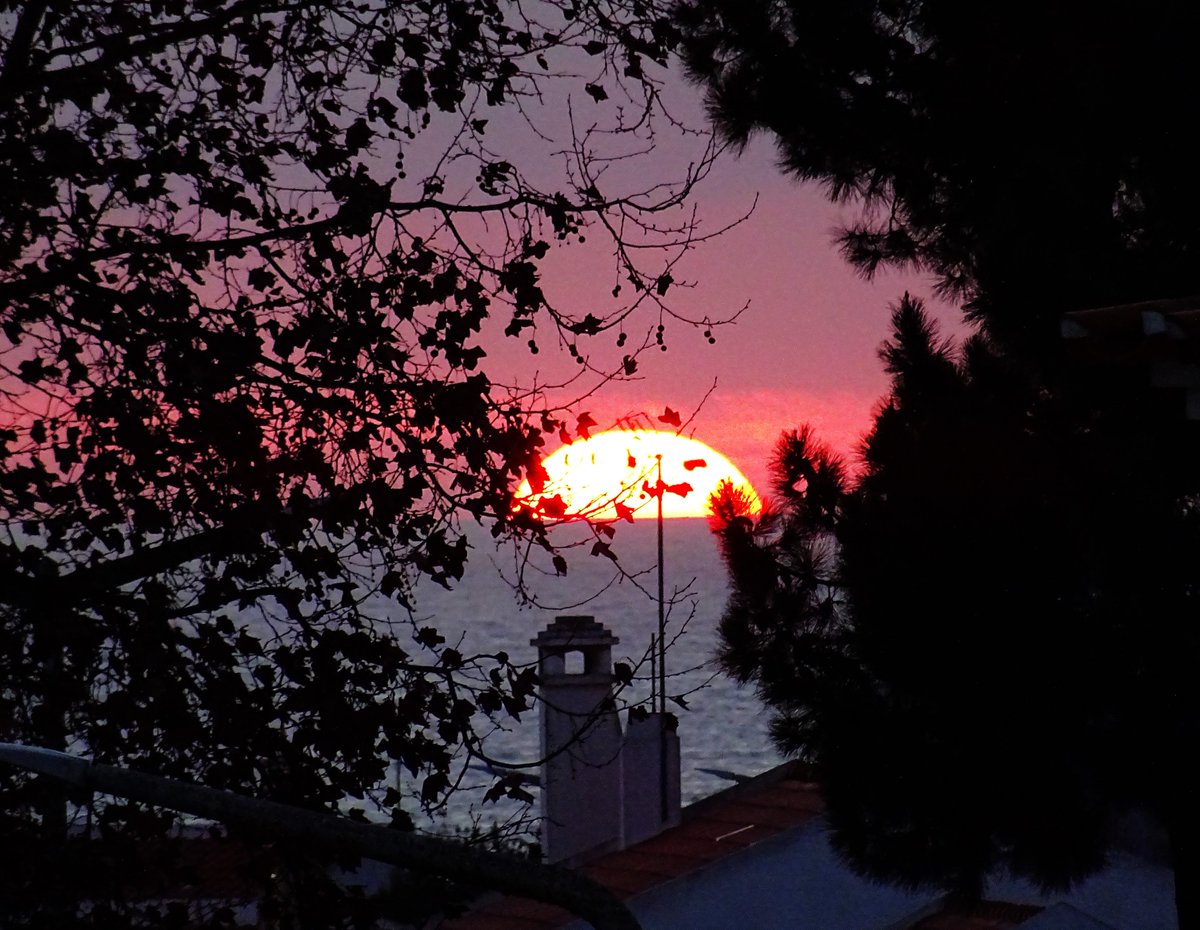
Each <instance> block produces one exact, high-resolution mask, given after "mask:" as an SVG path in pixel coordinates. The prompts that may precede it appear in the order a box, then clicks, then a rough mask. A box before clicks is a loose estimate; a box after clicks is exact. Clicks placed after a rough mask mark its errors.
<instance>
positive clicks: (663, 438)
mask: <svg viewBox="0 0 1200 930" xmlns="http://www.w3.org/2000/svg"><path fill="white" fill-rule="evenodd" d="M659 456H661V457H662V482H663V484H664V485H665V486H666V490H665V493H664V494H663V516H664V517H704V516H707V515H708V498H709V495H710V494H712V493H713V492H714V491H716V490H717V487H718V485H720V484H721V482H722V481H729V482H730V483H731V484H732V485H733V486H734V487H735V488H736V489H739V490H740V491H741V492H742V493H743V494H745V495H746V496H747V497H748V498H749V499H750V500H752V501H753V502H754V506H755V509H757V506H758V495H757V494H756V493H755V491H754V488H753V487H752V486H751V484H750V482H749V481H747V480H746V477H745V475H743V474H742V473H741V472H740V471H739V470H738V468H737V466H736V465H734V464H733V463H732V462H730V461H729V459H727V458H725V456H723V455H721V453H720V452H717V451H716V450H715V449H713V448H712V447H711V446H708V445H705V444H704V443H703V442H700V441H699V440H698V439H689V438H688V437H686V436H679V435H677V434H675V433H670V432H662V431H658V430H611V431H609V432H605V433H598V434H596V435H595V436H592V437H590V438H588V439H579V440H576V441H575V442H572V443H570V444H569V445H565V446H563V447H562V448H560V449H558V450H557V451H555V452H553V453H551V454H550V455H548V456H546V458H545V459H543V460H542V467H543V468H544V469H545V471H546V479H545V486H544V487H543V488H542V489H541V490H540V492H538V493H534V491H533V490H532V488H531V487H530V485H529V482H528V481H526V482H523V483H522V484H521V487H520V488H519V489H518V490H517V500H518V502H520V503H523V504H528V505H529V506H530V507H532V508H533V509H535V510H537V511H539V512H540V513H543V514H545V515H546V516H549V517H557V518H567V519H569V518H578V517H586V518H587V519H590V520H599V521H603V520H629V521H633V520H634V519H641V520H652V519H655V518H656V517H657V515H658V505H657V502H656V500H655V497H654V493H653V492H654V489H655V487H657V485H658V481H659V474H658V465H659Z"/></svg>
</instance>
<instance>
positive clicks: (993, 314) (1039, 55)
mask: <svg viewBox="0 0 1200 930" xmlns="http://www.w3.org/2000/svg"><path fill="white" fill-rule="evenodd" d="M678 16H679V22H680V24H681V26H682V28H683V32H684V35H685V41H684V47H685V50H686V54H687V60H688V63H689V66H690V68H691V71H692V73H693V75H694V76H695V77H696V78H697V79H698V80H699V81H701V82H702V84H703V85H704V88H705V90H706V91H707V93H708V99H709V106H710V111H711V113H712V115H713V117H714V120H715V122H716V124H717V125H718V126H719V127H720V128H721V130H722V131H723V132H725V133H726V134H727V135H728V136H729V137H730V138H731V139H733V140H734V141H737V142H743V143H744V142H745V141H746V140H747V139H749V138H750V137H751V136H752V135H754V134H755V133H759V132H765V133H768V134H769V135H770V136H771V137H772V138H773V139H774V140H775V141H776V142H777V145H778V149H779V161H780V165H781V166H782V168H783V169H784V170H786V171H788V172H789V173H791V174H793V175H795V176H796V177H799V178H804V179H811V180H817V181H820V182H822V183H823V184H825V185H826V186H827V188H828V190H829V192H830V194H831V196H832V197H834V198H835V199H837V200H839V201H846V202H849V203H851V204H854V203H857V204H860V205H862V206H863V207H864V211H863V215H862V218H861V220H860V221H859V222H857V223H854V224H853V225H851V226H850V227H849V228H848V229H846V230H845V231H844V232H843V233H842V235H841V239H840V241H841V246H842V249H843V252H844V254H845V255H846V257H847V259H848V260H849V261H850V262H851V263H852V264H854V265H855V267H857V268H859V269H860V270H862V271H863V272H864V273H865V274H871V273H873V272H874V271H875V270H876V269H877V268H879V267H881V266H888V265H900V266H913V267H918V268H921V269H925V270H928V271H931V272H933V273H934V274H936V275H937V277H938V280H939V282H940V284H941V286H942V288H943V289H944V290H945V291H946V292H947V293H949V294H951V295H953V296H956V297H961V298H963V299H964V300H965V301H966V307H967V311H968V315H969V316H970V318H972V319H974V320H978V321H981V322H982V323H984V324H985V326H986V327H987V328H988V331H989V333H990V334H991V335H993V336H994V337H999V338H1001V339H1002V340H1004V341H1005V343H1006V344H1009V343H1017V344H1020V345H1023V346H1025V347H1026V348H1029V347H1030V346H1031V345H1033V346H1039V347H1040V348H1041V349H1042V350H1045V349H1046V339H1047V338H1050V339H1053V337H1054V335H1055V334H1056V333H1057V316H1058V314H1060V313H1062V312H1063V311H1065V310H1070V309H1075V308H1079V307H1091V306H1100V305H1103V304H1113V303H1122V302H1126V301H1131V300H1137V299H1143V298H1144V297H1145V296H1146V295H1147V294H1153V295H1155V296H1180V295H1187V294H1192V293H1195V292H1197V291H1200V279H1198V276H1197V271H1196V269H1197V267H1198V266H1197V262H1196V255H1197V248H1198V246H1200V232H1198V231H1197V224H1196V216H1197V215H1200V209H1198V208H1200V202H1198V200H1197V197H1198V196H1200V194H1198V189H1197V186H1196V184H1195V183H1193V180H1192V179H1193V177H1194V174H1195V168H1194V164H1193V160H1192V157H1191V153H1190V147H1189V146H1188V145H1186V144H1184V141H1183V140H1184V137H1185V135H1186V127H1188V126H1189V125H1192V124H1193V123H1195V122H1196V119H1197V117H1198V115H1200V95H1198V94H1197V89H1198V85H1200V78H1198V77H1197V74H1196V71H1195V69H1194V68H1193V67H1191V61H1192V59H1193V58H1194V51H1195V44H1196V42H1197V38H1198V37H1200V10H1197V8H1196V6H1195V4H1192V3H1187V2H1182V0H1161V2H1159V0H1152V2H1149V3H1146V4H1139V5H1138V7H1137V9H1136V10H1123V11H1121V12H1119V13H1118V12H1115V11H1108V10H1100V9H1097V8H1096V7H1095V6H1094V5H1092V4H1087V3H1082V2H1073V0H1069V2H1055V3H1030V2H1018V3H1014V2H983V3H960V2H955V0H864V2H847V3H829V2H820V0H748V2H742V0H717V2H697V3H687V2H685V3H682V4H681V5H680V9H679V13H678Z"/></svg>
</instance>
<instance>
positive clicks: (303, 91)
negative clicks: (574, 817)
mask: <svg viewBox="0 0 1200 930" xmlns="http://www.w3.org/2000/svg"><path fill="white" fill-rule="evenodd" d="M674 39H675V32H674V30H673V28H672V27H671V26H670V25H669V24H668V23H667V21H666V19H665V16H664V14H663V13H662V11H661V10H659V9H658V8H657V7H656V6H655V5H654V4H640V3H634V4H625V3H619V2H618V3H608V2H596V3H592V2H588V3H579V4H577V3H565V2H564V3H558V2H550V3H546V4H542V5H541V6H540V7H539V8H538V10H537V11H536V14H533V13H530V11H528V10H524V9H522V8H521V7H520V6H519V5H517V4H512V3H501V2H483V3H476V2H459V0H454V2H450V3H429V2H414V3H407V2H406V3H399V2H389V0H377V2H353V3H351V2H343V0H195V2H187V3H174V2H172V3H167V2H159V0H153V2H144V3H93V2H78V0H31V2H3V3H0V59H2V61H3V67H2V70H0V175H2V176H3V177H4V184H3V190H0V324H2V327H3V337H2V342H0V738H3V739H6V740H15V741H20V742H27V743H32V744H40V745H45V746H50V747H59V748H69V749H71V750H75V751H80V752H84V753H86V754H88V755H90V756H92V757H93V758H95V759H97V760H101V761H107V762H111V763H116V764H126V765H131V766H134V767H138V768H141V769H144V770H147V771H151V772H155V773H158V774H162V775H167V776H174V777H179V778H185V779H189V780H194V781H199V782H203V783H205V784H207V785H211V786H215V787H228V788H230V789H235V790H239V791H243V792H247V793H252V794H258V795H262V796H266V797H272V798H276V799H278V800H283V801H288V802H291V803H296V804H301V805H306V806H310V807H323V808H329V809H333V808H336V807H338V806H339V805H341V804H343V803H349V804H350V805H351V806H353V807H355V808H357V809H358V814H359V815H362V814H363V811H365V810H369V809H372V808H373V809H375V810H376V811H377V812H382V815H383V816H385V817H390V819H391V820H392V822H393V823H394V824H395V825H396V826H397V827H400V828H408V827H409V826H410V817H409V813H407V812H406V808H407V810H408V811H411V810H413V809H415V808H416V807H417V806H420V805H423V806H425V807H430V808H436V807H437V806H439V805H440V804H442V803H443V801H444V799H445V797H446V795H447V793H448V792H449V791H450V790H452V788H453V786H454V783H455V778H456V768H455V766H454V764H452V763H453V760H454V759H455V758H456V756H455V754H456V753H458V754H459V755H458V758H459V759H462V758H463V755H462V750H463V749H464V748H466V749H467V750H469V751H472V752H477V751H479V746H478V741H477V736H476V733H475V728H476V725H477V724H478V722H479V721H480V720H485V721H486V719H487V718H488V717H504V716H507V715H512V716H517V715H519V714H520V713H522V712H523V711H525V710H526V709H527V707H528V705H529V700H530V697H531V694H532V690H533V686H534V676H533V674H532V672H531V671H530V670H528V669H521V668H516V667H514V666H513V665H512V664H511V663H510V662H509V660H508V657H507V656H505V655H503V654H501V655H497V656H472V655H464V654H462V652H460V650H459V649H456V648H451V646H452V645H454V643H447V641H446V638H445V637H444V636H443V634H442V633H439V632H438V631H437V630H435V629H433V628H432V627H429V626H427V625H424V624H422V623H419V622H417V621H416V620H414V619H413V614H412V613H411V612H410V609H411V607H412V606H413V585H414V583H415V581H416V579H417V578H418V577H424V578H426V579H427V580H432V581H433V582H436V583H440V584H446V585H449V584H452V583H453V582H454V581H455V580H457V579H459V578H460V577H461V576H462V573H463V571H464V564H465V559H466V555H467V546H466V541H465V539H464V538H463V536H462V535H461V532H460V529H459V521H460V520H461V519H468V520H472V521H479V522H490V524H491V526H492V527H494V529H495V532H496V533H497V534H504V533H512V532H518V533H524V534H532V535H533V536H535V537H536V536H537V535H538V532H539V523H538V522H537V520H535V519H532V518H531V515H530V514H528V513H522V514H512V513H510V493H511V491H512V489H513V488H514V487H515V486H516V484H517V483H518V482H519V481H520V480H521V479H522V478H523V477H526V476H528V477H530V479H531V481H533V482H534V483H535V486H536V484H537V477H538V471H539V468H538V465H537V462H538V458H539V452H540V449H541V446H542V436H543V435H544V434H546V433H550V434H556V433H557V432H558V430H559V429H560V428H561V427H562V425H563V424H562V423H560V422H559V421H558V419H557V418H556V416H555V414H554V412H553V411H551V410H546V409H540V404H541V403H542V402H541V400H540V394H539V393H538V391H537V389H538V388H539V387H540V386H539V385H523V386H505V385H501V384H497V383H494V382H493V380H492V379H491V378H489V376H488V374H487V372H486V370H485V367H484V364H483V363H484V357H485V351H484V348H483V345H482V340H483V334H484V331H485V329H486V328H487V326H488V325H489V322H495V323H498V324H499V326H498V328H497V335H499V332H500V330H503V332H504V333H505V334H506V335H507V336H508V337H509V338H516V339H520V340H521V342H522V343H528V346H529V348H530V350H531V351H533V352H536V351H537V349H538V340H539V339H540V340H542V341H543V342H547V343H548V344H550V345H556V344H557V345H560V346H562V347H564V348H566V349H567V350H568V351H569V352H570V353H571V355H572V356H573V357H574V358H575V359H576V360H577V361H578V362H579V364H580V369H581V370H588V371H592V372H595V374H596V377H598V378H602V377H604V376H606V375H605V373H606V372H607V371H615V372H625V373H631V372H633V371H634V370H635V369H636V362H635V358H636V356H637V352H638V347H639V345H640V346H644V345H646V344H648V343H649V340H650V337H649V333H650V332H655V331H657V332H661V331H662V328H663V327H662V326H661V325H659V326H657V329H655V324H662V323H663V321H664V320H669V318H670V317H671V316H672V313H671V311H670V308H669V307H668V305H667V304H666V303H665V302H664V301H665V295H666V291H667V285H668V284H669V283H670V281H671V277H670V273H669V272H670V268H671V266H672V263H673V262H674V261H676V260H677V259H678V257H679V255H680V254H682V252H684V251H686V250H687V249H688V248H689V247H690V243H692V242H694V240H695V236H694V233H695V228H694V225H693V224H692V221H691V220H690V219H688V218H687V217H689V216H690V213H689V212H688V211H683V212H681V213H680V214H679V216H683V217H684V219H682V220H680V219H677V218H676V214H674V213H672V211H673V210H674V209H675V208H677V207H679V206H680V205H681V204H682V203H683V202H684V201H685V200H686V198H687V197H688V195H689V193H690V191H691V188H692V185H693V184H694V183H695V182H696V181H697V179H698V178H699V177H700V176H701V175H702V174H703V173H704V171H706V170H707V166H708V161H707V157H708V155H711V151H710V152H709V153H708V155H706V156H705V158H702V159H700V160H698V161H697V163H696V167H695V169H694V170H693V172H692V173H689V174H688V175H687V176H685V177H682V178H679V179H678V181H677V183H673V184H656V185H653V186H650V187H649V189H648V190H639V189H638V188H637V187H636V186H634V187H632V188H625V189H621V188H620V186H619V185H620V182H619V181H617V180H616V179H615V178H614V177H606V178H605V181H604V186H605V189H604V191H603V192H602V191H601V190H600V186H601V182H600V180H599V176H598V173H597V171H598V167H597V162H595V161H594V160H593V159H594V158H595V156H596V155H597V152H596V146H597V145H604V144H607V143H608V142H609V141H611V140H614V139H615V140H616V147H617V149H619V150H620V151H619V153H618V156H617V158H618V161H617V162H616V163H619V161H620V160H621V159H622V158H625V157H628V156H627V154H626V153H627V152H628V150H629V149H630V147H631V146H630V144H629V142H630V140H631V139H635V140H638V141H637V145H636V146H632V147H634V148H640V147H643V146H644V145H645V142H646V139H647V138H649V137H650V135H649V134H651V133H652V132H654V131H656V129H659V128H661V126H662V125H663V122H662V119H663V118H662V114H661V112H660V110H659V107H658V98H657V85H656V83H655V80H654V79H652V77H651V76H650V71H651V67H652V65H654V64H655V63H658V64H661V63H664V62H665V59H666V56H667V54H668V52H669V51H670V48H671V46H672V44H673V42H674ZM576 75H578V76H576ZM605 87H607V88H608V90H607V92H604V88H605ZM551 90H556V92H557V93H559V94H562V95H563V96H565V94H566V93H574V94H575V95H576V97H577V98H579V99H582V100H584V101H586V103H587V105H588V106H589V107H592V108H593V109H592V110H590V111H589V113H593V114H594V113H599V112H601V110H597V109H594V108H595V107H597V106H600V101H602V100H604V99H605V98H606V96H608V95H612V96H614V97H615V98H617V99H616V103H613V104H607V105H605V107H606V108H604V109H603V113H604V114H605V115H603V116H600V117H596V116H589V117H588V118H587V122H586V125H590V126H591V127H592V128H590V129H586V130H580V132H579V133H577V134H576V133H574V132H572V135H571V138H566V139H562V140H560V141H558V142H554V143H547V144H548V145H550V146H551V148H552V149H553V150H554V151H553V152H552V153H551V156H552V157H548V158H546V159H542V160H541V161H538V162H536V163H534V164H531V165H529V166H528V170H526V168H525V167H524V166H523V165H522V164H520V163H517V162H516V161H510V160H508V159H506V158H505V157H504V156H503V154H502V153H504V152H505V151H508V150H513V149H514V146H513V144H512V140H511V139H506V137H505V136H504V133H503V131H501V132H499V134H498V135H499V137H498V138H497V130H496V125H492V126H491V127H490V128H489V121H491V120H492V119H493V117H498V116H499V115H501V114H504V113H512V112H516V113H518V114H519V113H520V110H521V108H522V107H524V106H526V105H527V104H532V103H536V102H537V101H538V100H540V99H542V98H541V96H540V95H542V94H546V93H549V92H550V91H551ZM576 106H578V102H577V103H576ZM518 120H519V116H518ZM509 121H510V122H511V121H512V117H511V116H510V117H509ZM542 141H545V140H542ZM516 151H517V153H518V154H521V152H522V151H523V150H521V149H520V146H517V147H516ZM603 154H605V155H612V152H603ZM530 158H531V160H532V158H533V156H532V155H531V156H530ZM551 163H553V164H556V165H559V164H562V163H565V164H566V165H567V170H566V171H565V172H563V171H555V172H550V171H549V170H548V169H547V165H548V164H551ZM608 164H610V165H611V164H614V162H612V161H609V162H608ZM410 173H411V176H410ZM614 173H615V172H614ZM644 178H645V175H644V174H643V175H642V176H641V179H640V180H644ZM593 229H594V230H596V231H597V232H598V233H599V235H600V236H602V237H603V236H607V237H609V239H610V242H609V245H610V247H611V250H612V252H613V254H614V255H615V256H616V263H617V268H616V272H617V274H618V275H619V278H620V280H621V281H622V282H623V283H624V284H625V285H626V286H625V290H624V296H620V294H621V288H619V287H618V288H617V289H615V290H614V292H613V295H612V298H611V299H610V300H609V302H608V303H607V304H602V303H601V302H600V301H599V300H594V301H592V302H591V303H590V304H589V306H588V307H587V308H586V309H582V308H575V307H560V306H555V305H553V304H552V303H551V302H550V301H549V300H548V298H547V295H546V294H545V293H544V292H543V290H542V288H541V285H540V280H539V274H540V262H541V261H542V260H543V259H544V258H545V257H546V256H547V255H548V253H550V252H552V251H553V250H556V249H559V248H561V247H565V246H568V245H570V244H572V243H575V242H577V241H582V240H583V239H584V237H585V234H586V233H588V232H591V231H592V230H593ZM632 246H637V247H639V248H638V249H637V250H634V249H632V248H631V247H632ZM645 247H651V248H650V249H649V250H647V249H646V248H645ZM647 256H653V257H652V258H649V260H648V261H647ZM635 257H636V260H635ZM664 282H666V283H664ZM610 285H611V282H610ZM610 285H609V286H610ZM609 286H605V288H604V290H605V297H606V298H607V292H608V289H609ZM602 306H607V307H609V308H611V312H608V311H602V310H599V309H597V308H598V307H602ZM647 308H648V309H649V311H650V314H651V318H650V319H649V320H648V321H646V323H645V324H644V325H645V329H646V333H645V334H644V338H642V339H640V340H639V337H638V336H637V335H636V331H637V326H638V324H637V319H638V318H637V317H635V316H631V314H634V313H635V312H636V311H638V310H639V309H647ZM630 329H632V330H633V335H632V337H631V338H630V345H629V346H628V347H626V348H624V349H623V350H622V351H619V352H618V353H617V354H616V356H615V358H614V359H613V360H612V362H611V364H609V363H602V362H600V361H599V360H595V359H593V358H592V356H591V355H590V354H589V353H588V351H587V349H586V340H587V339H588V338H589V337H596V336H599V335H602V334H606V333H610V334H611V336H612V337H613V339H614V340H615V341H617V344H618V345H619V346H624V345H625V342H626V338H627V335H629V334H628V333H627V330H630ZM381 598H382V599H390V600H391V605H392V606H391V611H390V612H391V618H392V619H389V620H385V619H381V618H380V617H379V616H378V610H377V608H371V607H370V606H369V604H370V603H374V604H376V605H378V604H379V603H380V602H381V600H380V599H381ZM372 599H374V600H372ZM392 763H397V764H398V765H399V766H400V768H401V769H402V770H403V771H404V772H405V773H406V779H405V780H406V784H407V788H405V789H403V790H401V791H397V790H395V789H394V788H391V787H388V783H389V778H388V767H389V765H390V764H392ZM503 790H505V789H502V791H503ZM69 800H70V801H71V802H72V803H71V804H70V805H67V804H66V803H65V800H64V798H63V797H62V796H61V794H58V793H56V792H55V791H54V790H52V789H47V788H45V787H44V786H43V785H41V784H39V783H38V782H36V781H31V780H29V779H26V778H23V777H14V776H12V775H11V774H10V773H8V772H5V773H3V778H2V780H0V811H2V812H3V818H4V820H3V823H4V828H3V836H2V838H0V848H2V849H3V850H5V851H4V853H3V855H2V856H0V858H3V860H4V861H5V863H16V862H18V861H20V862H22V863H24V864H25V865H27V866H28V869H16V868H14V869H9V868H7V867H6V868H5V870H4V873H5V875H4V879H3V883H4V889H3V903H2V904H0V908H2V909H3V911H4V914H5V921H6V926H24V925H27V922H28V925H30V926H32V925H34V924H36V922H37V921H38V920H43V921H45V922H46V923H47V924H48V925H54V924H56V923H60V922H61V918H63V917H64V912H62V911H59V912H57V913H49V914H46V913H42V912H40V911H39V907H40V905H42V904H44V902H45V900H46V898H45V896H44V895H42V894H41V892H44V891H45V886H44V884H39V882H41V880H42V879H44V878H45V877H46V876H47V875H50V874H53V875H54V878H55V886H54V887H55V898H56V900H59V901H63V902H71V901H72V900H75V899H76V898H85V899H89V900H92V901H95V902H98V901H100V900H101V899H104V900H106V901H107V900H108V898H106V897H105V895H104V894H103V893H102V892H101V890H99V889H98V888H97V887H96V886H95V881H96V880H98V879H99V878H100V877H101V876H103V874H105V872H104V870H103V869H96V870H94V871H93V872H92V873H91V874H87V870H86V869H67V868H62V869H54V870H53V871H51V870H50V867H49V866H47V864H46V863H45V861H43V860H41V859H39V858H38V856H37V855H36V854H35V853H36V850H37V849H40V848H43V846H42V844H43V843H46V844H49V846H48V848H49V849H51V850H54V849H57V848H58V846H57V845H56V844H57V842H58V840H59V839H60V838H61V833H62V832H63V831H64V830H66V828H67V827H66V824H65V818H66V815H67V813H68V812H69V811H70V812H77V813H78V816H79V817H80V818H82V817H84V816H85V815H86V816H87V817H90V818H91V819H90V820H89V821H88V824H89V830H90V831H91V834H92V835H102V836H105V837H109V838H112V837H115V836H117V835H118V834H124V835H130V836H135V837H143V836H148V835H156V834H159V833H162V832H163V831H165V830H166V829H167V828H168V822H167V821H168V819H169V818H165V817H164V818H157V817H153V816H150V815H148V814H146V813H145V812H144V811H141V810H139V809H138V808H136V807H135V806H130V805H125V804H121V803H109V804H107V805H93V804H92V803H91V799H89V798H72V799H69ZM35 837H41V839H38V840H37V841H36V842H35V841H34V840H33V839H32V838H35ZM114 848H117V847H114ZM18 850H20V851H18ZM91 855H92V856H93V858H95V857H98V856H100V853H99V852H96V853H94V854H91ZM105 855H107V854H105ZM96 861H99V859H96ZM60 864H61V863H60ZM24 879H28V880H29V881H28V882H25V881H24ZM76 882H79V883H81V884H78V885H76V884H75V883H76ZM304 884H305V887H306V889H308V890H310V891H313V892H314V893H315V891H316V890H317V886H316V885H313V884H312V883H304ZM39 888H40V889H41V891H39V890H38V889H39ZM114 900H117V901H118V903H120V902H119V899H116V898H114ZM62 907H64V908H67V907H69V903H68V904H64V905H62ZM107 908H108V905H107V904H105V906H104V907H103V908H101V907H99V906H97V908H96V909H95V910H94V914H95V915H96V916H95V919H96V920H97V921H100V920H101V918H102V916H103V914H104V913H107ZM302 910H303V911H304V912H305V913H307V914H308V915H309V916H310V917H311V919H312V920H313V921H314V925H317V924H319V925H321V926H329V925H330V924H329V923H328V922H324V916H317V915H322V914H323V913H324V912H323V911H322V910H321V908H319V907H316V906H312V907H306V908H304V909H302ZM325 916H327V915H325ZM105 919H107V918H105ZM112 919H113V920H119V919H120V918H119V917H114V918H112Z"/></svg>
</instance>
